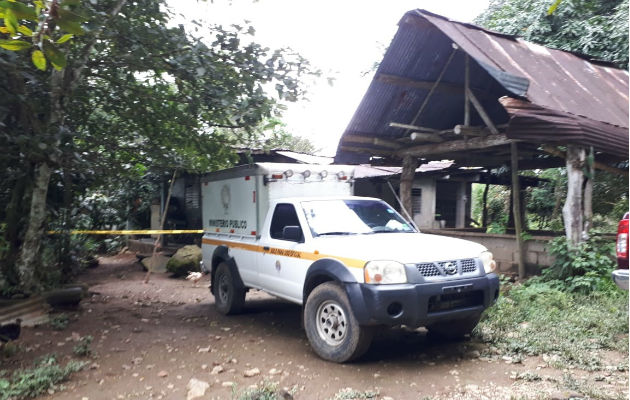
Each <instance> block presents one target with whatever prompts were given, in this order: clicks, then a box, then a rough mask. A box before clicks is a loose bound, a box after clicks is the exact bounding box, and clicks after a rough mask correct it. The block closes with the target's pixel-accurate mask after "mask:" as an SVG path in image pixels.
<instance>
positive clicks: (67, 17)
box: [57, 8, 87, 23]
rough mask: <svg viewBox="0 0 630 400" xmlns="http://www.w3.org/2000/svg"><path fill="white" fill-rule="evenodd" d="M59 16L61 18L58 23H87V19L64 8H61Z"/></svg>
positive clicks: (58, 12)
mask: <svg viewBox="0 0 630 400" xmlns="http://www.w3.org/2000/svg"><path fill="white" fill-rule="evenodd" d="M57 14H58V15H59V18H57V23H59V22H60V21H67V22H85V21H87V18H85V17H84V16H82V15H79V14H77V13H75V12H73V11H70V10H66V9H64V8H60V9H59V10H58V11H57Z"/></svg>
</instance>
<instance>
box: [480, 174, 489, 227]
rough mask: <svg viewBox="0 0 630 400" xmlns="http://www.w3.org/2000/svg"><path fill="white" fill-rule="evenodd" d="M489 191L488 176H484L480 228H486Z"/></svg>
mask: <svg viewBox="0 0 630 400" xmlns="http://www.w3.org/2000/svg"><path fill="white" fill-rule="evenodd" d="M489 190H490V176H489V175H488V176H486V187H485V188H484V189H483V211H482V217H481V226H482V227H484V228H486V227H487V226H488V191H489Z"/></svg>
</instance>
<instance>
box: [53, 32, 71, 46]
mask: <svg viewBox="0 0 630 400" xmlns="http://www.w3.org/2000/svg"><path fill="white" fill-rule="evenodd" d="M73 37H74V35H73V34H72V33H66V34H65V35H63V36H62V37H60V38H59V40H57V42H56V43H57V44H62V43H66V42H67V41H68V40H70V39H72V38H73Z"/></svg>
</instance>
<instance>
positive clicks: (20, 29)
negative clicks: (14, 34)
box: [18, 25, 33, 37]
mask: <svg viewBox="0 0 630 400" xmlns="http://www.w3.org/2000/svg"><path fill="white" fill-rule="evenodd" d="M18 32H20V33H21V34H22V35H24V36H28V37H32V36H33V31H32V30H30V29H29V28H28V27H27V26H24V25H20V26H19V27H18Z"/></svg>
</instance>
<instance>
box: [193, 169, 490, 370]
mask: <svg viewBox="0 0 630 400" xmlns="http://www.w3.org/2000/svg"><path fill="white" fill-rule="evenodd" d="M352 171H353V167H352V166H330V165H327V166H315V165H305V164H271V163H269V164H265V163H260V164H254V165H252V166H247V167H239V168H235V169H232V170H226V171H221V172H219V173H215V174H210V175H208V177H207V178H206V179H204V180H203V181H202V213H203V220H204V231H205V233H204V236H203V240H202V252H203V267H202V268H203V269H204V270H205V272H209V273H211V274H212V290H213V293H214V294H215V299H216V302H217V306H218V307H220V310H221V311H222V312H224V313H226V314H229V313H232V312H233V311H235V310H237V309H239V308H240V307H241V306H242V302H243V301H244V298H245V292H246V290H248V289H250V288H253V289H260V290H264V291H266V292H268V293H270V294H272V295H275V296H277V297H280V298H283V299H286V300H289V301H291V302H294V303H297V304H301V305H304V306H305V314H307V313H309V314H315V313H317V314H318V315H319V317H317V318H307V316H306V315H305V327H306V329H307V335H308V336H309V340H310V341H311V344H312V345H313V347H314V348H315V350H316V352H317V353H318V354H319V355H320V356H322V357H323V358H326V359H329V360H333V361H347V360H349V359H351V358H354V357H356V356H357V355H360V354H359V353H361V352H362V351H364V350H365V349H364V348H363V347H365V346H359V345H356V346H355V348H351V349H349V350H348V349H347V347H348V343H354V342H357V341H359V342H361V341H360V340H359V336H357V337H355V339H354V340H345V338H346V336H349V335H351V334H352V333H353V332H354V334H355V335H359V334H361V335H363V332H364V330H361V329H360V327H361V326H373V325H401V324H405V325H408V326H433V327H435V329H436V330H438V329H442V327H443V325H444V323H445V322H448V321H464V322H465V325H466V331H469V330H470V329H472V327H474V325H475V324H476V321H477V320H478V318H479V315H480V314H481V312H482V311H483V309H485V308H486V307H488V306H489V305H491V304H492V303H494V301H495V300H496V298H497V296H498V278H497V277H496V275H494V274H492V273H490V272H491V271H490V269H489V268H488V267H489V266H490V265H491V264H492V263H493V261H492V258H491V257H492V256H491V254H490V253H488V252H487V250H486V248H485V247H483V246H482V245H480V244H477V243H473V242H469V241H465V240H461V239H454V238H449V237H442V236H437V235H427V234H422V233H419V232H417V231H416V230H415V229H414V228H412V227H411V226H409V225H408V224H407V223H406V221H405V220H404V219H403V218H402V217H401V216H400V215H399V214H398V213H396V211H394V210H393V209H392V208H391V207H389V205H387V204H386V203H385V202H383V201H381V200H378V199H373V198H365V197H355V196H352V191H353V184H352ZM374 221H377V222H374ZM488 254H490V255H489V258H488V256H487V255H488ZM217 270H219V271H221V272H219V273H218V274H219V275H220V276H219V278H218V279H217V280H218V283H215V274H217ZM320 286H321V288H320ZM318 288H319V289H321V290H316V289H318ZM311 293H315V294H314V295H313V296H312V297H311V296H310V294H311ZM326 296H333V297H334V299H333V300H328V299H327V297H326ZM312 299H321V300H318V301H319V302H318V303H317V304H318V306H315V305H312V304H314V302H315V300H312ZM311 300H312V301H311ZM309 302H310V305H309ZM315 309H316V311H309V310H315ZM309 321H311V322H309ZM313 321H315V322H313ZM317 321H320V322H321V321H326V322H325V323H318V322H317ZM353 321H354V322H353ZM471 321H472V322H471ZM473 322H474V323H473ZM322 324H323V325H322ZM326 324H328V325H326ZM352 324H354V325H356V326H355V327H354V328H351V326H354V325H352ZM469 325H471V326H472V327H469ZM333 328H334V329H333ZM331 329H332V330H331ZM449 329H450V328H449ZM442 330H443V329H442ZM315 331H317V332H319V333H314V332H315ZM357 332H359V333H357ZM340 338H344V340H343V341H342V340H341V339H340ZM361 338H363V339H365V335H363V336H361ZM320 339H321V340H320ZM363 339H362V340H363ZM364 341H365V340H364ZM361 343H363V342H361Z"/></svg>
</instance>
